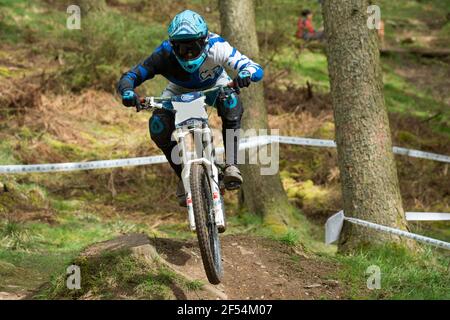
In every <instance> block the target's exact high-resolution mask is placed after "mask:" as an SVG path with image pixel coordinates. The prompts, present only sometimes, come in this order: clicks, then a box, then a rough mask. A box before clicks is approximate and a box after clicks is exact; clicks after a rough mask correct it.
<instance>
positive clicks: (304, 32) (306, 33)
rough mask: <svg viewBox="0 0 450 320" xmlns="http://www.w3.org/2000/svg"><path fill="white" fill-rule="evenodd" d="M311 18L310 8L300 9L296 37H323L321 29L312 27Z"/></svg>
mask: <svg viewBox="0 0 450 320" xmlns="http://www.w3.org/2000/svg"><path fill="white" fill-rule="evenodd" d="M312 19H313V14H312V12H311V10H309V9H305V10H303V11H302V14H301V17H300V18H299V19H298V28H297V34H296V36H297V38H299V39H304V40H321V39H322V38H323V36H324V34H323V31H317V30H315V29H314V26H313V22H312Z"/></svg>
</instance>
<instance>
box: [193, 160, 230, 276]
mask: <svg viewBox="0 0 450 320" xmlns="http://www.w3.org/2000/svg"><path fill="white" fill-rule="evenodd" d="M190 184H191V192H192V205H193V207H194V217H195V225H196V231H197V238H198V244H199V246H200V252H201V255H202V260H203V266H204V268H205V272H206V276H207V277H208V280H209V282H210V283H212V284H219V283H220V281H221V278H222V275H223V268H222V257H221V254H220V241H219V233H218V230H217V225H216V222H215V218H214V210H213V198H212V194H211V186H210V184H209V178H208V174H207V171H206V170H205V167H204V166H203V165H202V164H199V163H193V164H192V167H191V176H190Z"/></svg>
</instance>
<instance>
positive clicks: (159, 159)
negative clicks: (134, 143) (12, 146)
mask: <svg viewBox="0 0 450 320" xmlns="http://www.w3.org/2000/svg"><path fill="white" fill-rule="evenodd" d="M164 162H167V160H166V157H165V156H153V157H142V158H129V159H117V160H100V161H89V162H69V163H49V164H33V165H10V166H0V174H2V173H5V174H8V173H31V172H58V171H77V170H93V169H104V168H117V167H129V166H143V165H148V164H156V163H164Z"/></svg>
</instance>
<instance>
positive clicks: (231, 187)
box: [225, 181, 241, 191]
mask: <svg viewBox="0 0 450 320" xmlns="http://www.w3.org/2000/svg"><path fill="white" fill-rule="evenodd" d="M225 188H226V189H227V190H230V191H231V190H237V189H240V188H241V182H237V181H236V182H235V181H232V182H228V183H226V184H225Z"/></svg>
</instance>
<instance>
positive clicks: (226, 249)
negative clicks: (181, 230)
mask: <svg viewBox="0 0 450 320" xmlns="http://www.w3.org/2000/svg"><path fill="white" fill-rule="evenodd" d="M150 242H151V244H152V245H153V246H154V247H155V248H156V250H157V252H158V254H159V255H161V256H162V257H163V258H164V259H165V260H166V261H168V262H169V263H170V264H172V265H173V266H175V268H176V269H177V270H178V271H180V272H182V273H184V274H187V275H190V277H192V278H195V279H198V280H202V281H203V282H204V283H208V281H207V278H206V276H205V273H204V270H203V265H202V261H201V256H200V251H199V249H198V245H197V243H196V241H193V240H192V241H184V240H183V241H181V240H174V239H160V238H156V239H151V240H150ZM222 255H223V262H224V273H225V275H224V279H223V282H222V283H221V284H219V285H218V286H214V287H215V288H216V289H218V290H219V291H221V292H223V293H224V295H225V297H226V298H227V299H320V298H328V299H340V298H342V297H343V295H344V291H345V288H344V287H343V286H342V284H341V283H339V282H338V281H336V280H334V279H333V278H330V277H331V274H332V273H333V272H334V271H335V270H336V266H335V265H333V264H332V263H329V262H325V261H323V260H320V259H318V258H317V257H308V256H307V255H305V254H303V253H302V252H299V251H297V250H294V249H293V248H291V247H288V246H286V245H283V244H281V243H278V242H275V241H271V240H268V239H263V238H257V237H253V236H247V235H237V236H236V235H228V236H224V237H222ZM186 298H188V299H204V298H206V299H217V296H211V295H207V296H203V295H199V294H198V293H187V294H186Z"/></svg>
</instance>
